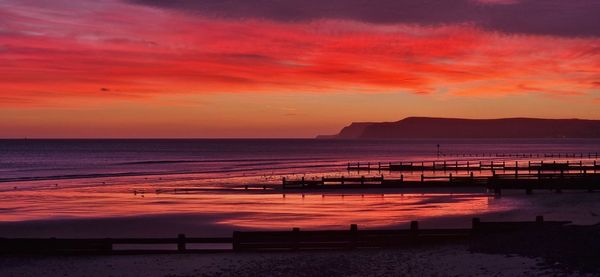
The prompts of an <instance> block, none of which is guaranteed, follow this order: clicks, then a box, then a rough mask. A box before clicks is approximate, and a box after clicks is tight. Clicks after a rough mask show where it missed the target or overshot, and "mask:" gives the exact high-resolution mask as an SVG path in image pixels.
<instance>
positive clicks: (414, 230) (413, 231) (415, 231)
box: [410, 221, 419, 242]
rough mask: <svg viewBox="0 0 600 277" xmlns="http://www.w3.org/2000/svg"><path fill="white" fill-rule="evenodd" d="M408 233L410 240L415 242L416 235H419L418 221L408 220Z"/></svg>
mask: <svg viewBox="0 0 600 277" xmlns="http://www.w3.org/2000/svg"><path fill="white" fill-rule="evenodd" d="M410 235H411V236H412V240H413V241H412V242H417V241H416V240H417V237H418V236H419V222H418V221H411V222H410Z"/></svg>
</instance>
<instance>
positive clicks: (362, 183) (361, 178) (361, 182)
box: [360, 176, 365, 185]
mask: <svg viewBox="0 0 600 277" xmlns="http://www.w3.org/2000/svg"><path fill="white" fill-rule="evenodd" d="M360 184H361V185H364V184H365V176H360Z"/></svg>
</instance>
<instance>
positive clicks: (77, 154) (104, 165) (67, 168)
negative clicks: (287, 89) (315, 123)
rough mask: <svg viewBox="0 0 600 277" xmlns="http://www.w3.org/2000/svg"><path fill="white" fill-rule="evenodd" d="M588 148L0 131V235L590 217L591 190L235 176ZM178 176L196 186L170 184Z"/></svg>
mask: <svg viewBox="0 0 600 277" xmlns="http://www.w3.org/2000/svg"><path fill="white" fill-rule="evenodd" d="M438 144H439V145H440V148H439V149H440V152H441V154H442V156H441V157H438V155H437V151H438V148H437V145H438ZM596 152H598V153H600V140H573V139H560V140H552V139H548V140H546V139H544V140H386V141H370V140H367V141H356V140H355V141H350V140H313V139H199V140H0V203H2V205H1V206H0V237H15V236H19V237H24V236H29V237H50V236H55V237H119V236H134V237H136V236H172V235H174V234H177V233H181V232H184V233H186V234H188V235H198V236H204V235H228V234H230V233H231V231H233V230H240V229H288V228H291V227H301V228H308V229H325V228H347V226H348V225H349V224H359V226H360V228H389V227H394V226H404V225H406V224H407V223H408V222H409V221H411V220H420V221H421V222H422V224H423V226H425V227H436V226H437V227H439V226H452V227H458V226H463V227H464V226H468V224H470V218H471V217H474V216H478V217H481V218H482V219H483V220H488V219H491V220H530V219H533V218H534V217H535V216H536V215H544V216H545V217H546V218H548V219H549V220H573V221H575V222H576V223H584V224H591V223H597V222H598V221H600V219H598V218H597V215H598V214H600V198H599V197H600V196H599V194H597V193H563V194H556V193H552V192H548V191H546V192H544V191H539V192H538V191H536V192H535V193H534V194H533V195H525V193H524V192H515V193H514V194H513V195H510V193H505V194H503V197H502V198H495V197H493V196H490V195H489V194H486V193H485V192H484V191H476V192H473V191H445V192H438V193H426V194H422V193H416V192H412V193H410V192H407V191H404V192H400V191H381V190H375V191H373V190H365V191H352V190H347V191H337V190H336V191H328V192H322V191H315V192H306V193H304V194H303V193H285V194H284V192H282V191H280V190H277V189H272V190H271V189H266V190H263V189H262V186H257V187H255V188H254V189H252V188H251V189H249V190H245V189H243V187H244V185H252V184H264V183H267V184H273V185H274V186H273V187H274V188H277V186H278V184H280V182H281V178H282V177H289V178H294V177H295V178H299V177H300V176H307V177H309V178H310V177H317V176H323V175H340V174H358V173H351V172H347V171H345V165H346V163H347V162H359V161H360V162H372V163H376V162H379V161H382V162H387V161H421V160H427V161H431V160H442V159H481V158H480V157H478V158H474V157H458V158H457V157H450V156H449V155H451V154H460V155H462V154H467V155H474V154H477V155H481V154H484V153H485V154H490V153H494V154H495V153H499V154H516V153H520V154H533V155H535V156H536V158H535V159H536V160H537V159H543V158H537V154H541V156H543V155H544V154H550V153H553V154H558V153H562V154H563V155H564V154H566V153H568V154H571V155H572V154H580V155H581V156H584V157H585V156H586V155H587V154H589V153H596ZM443 155H447V156H443ZM492 158H493V159H507V160H511V159H514V158H495V157H492ZM485 159H490V158H489V157H486V158H485ZM548 159H556V158H548ZM579 159H580V158H570V160H579ZM558 160H561V158H558ZM562 160H564V158H562ZM360 174H383V173H381V172H371V173H369V172H367V173H360ZM386 174H393V173H386ZM419 174H420V173H419ZM180 188H192V189H194V190H195V191H194V192H185V193H181V192H176V191H175V189H180ZM196 189H197V190H196ZM180 191H181V190H180Z"/></svg>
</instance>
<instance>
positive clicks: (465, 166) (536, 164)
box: [346, 160, 600, 172]
mask: <svg viewBox="0 0 600 277" xmlns="http://www.w3.org/2000/svg"><path fill="white" fill-rule="evenodd" d="M346 169H347V170H348V171H367V172H369V171H405V172H410V171H455V172H457V171H484V170H500V171H501V170H505V171H515V170H516V171H560V170H563V171H594V170H598V171H600V162H598V161H597V160H586V161H584V160H578V161H571V160H567V161H558V162H557V161H543V160H541V161H512V162H507V161H421V162H377V163H370V162H367V163H364V162H363V163H360V162H358V163H348V165H347V166H346Z"/></svg>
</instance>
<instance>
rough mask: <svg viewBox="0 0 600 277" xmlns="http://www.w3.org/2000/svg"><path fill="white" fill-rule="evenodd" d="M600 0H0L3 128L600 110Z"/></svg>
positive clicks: (262, 132) (181, 133)
mask: <svg viewBox="0 0 600 277" xmlns="http://www.w3.org/2000/svg"><path fill="white" fill-rule="evenodd" d="M598 14H600V1H597V0H570V1H564V0H427V1H415V0H369V1H367V0H255V1H248V0H228V1H223V0H198V1H187V0H171V1H160V0H95V1H92V0H79V1H70V0H54V1H42V0H20V1H12V0H0V138H24V137H28V138H95V137H106V138H144V137H157V138H165V137H173V138H240V137H313V136H315V135H318V134H332V133H336V132H337V131H339V129H341V128H342V127H343V126H346V125H348V124H350V123H351V122H363V121H397V120H400V119H402V118H404V117H407V116H434V117H463V118H502V117H540V118H585V119H600V28H599V26H600V16H598Z"/></svg>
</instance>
